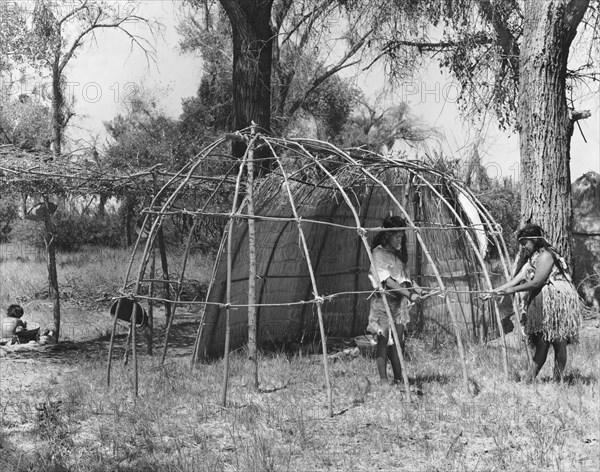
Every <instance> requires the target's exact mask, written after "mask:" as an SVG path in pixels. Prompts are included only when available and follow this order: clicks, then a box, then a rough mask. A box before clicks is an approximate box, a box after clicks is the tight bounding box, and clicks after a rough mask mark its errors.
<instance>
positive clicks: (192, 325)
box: [5, 320, 198, 363]
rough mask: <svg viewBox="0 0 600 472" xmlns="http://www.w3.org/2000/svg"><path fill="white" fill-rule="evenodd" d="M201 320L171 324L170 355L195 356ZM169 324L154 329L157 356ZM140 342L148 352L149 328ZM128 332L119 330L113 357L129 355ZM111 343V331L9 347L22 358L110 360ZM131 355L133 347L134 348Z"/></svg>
mask: <svg viewBox="0 0 600 472" xmlns="http://www.w3.org/2000/svg"><path fill="white" fill-rule="evenodd" d="M197 329H198V322H197V321H189V320H185V321H181V322H177V321H175V322H174V323H173V325H172V326H171V331H170V333H169V340H168V346H167V357H185V356H191V354H192V349H193V346H194V343H195V341H196V332H197ZM165 334H166V328H165V327H160V328H155V329H154V335H153V356H155V357H157V356H161V355H162V352H163V348H164V341H165ZM136 338H137V340H136V346H137V353H138V355H147V354H148V344H147V339H148V338H147V331H146V329H138V330H137V332H136ZM126 342H127V335H126V334H125V333H119V334H116V335H115V340H114V345H113V354H112V355H113V359H118V358H122V357H123V356H124V355H125V348H126ZM109 346H110V335H104V336H99V337H97V338H93V339H86V340H82V341H72V340H64V341H61V342H59V343H58V344H46V345H34V344H31V345H29V344H24V345H17V346H13V347H12V348H11V349H7V350H6V352H7V354H6V357H5V358H6V359H19V360H38V361H41V360H47V361H51V362H52V361H54V362H65V363H72V362H74V361H77V360H80V359H81V358H82V357H84V358H87V359H98V360H106V359H107V358H108V350H109ZM130 355H131V348H130Z"/></svg>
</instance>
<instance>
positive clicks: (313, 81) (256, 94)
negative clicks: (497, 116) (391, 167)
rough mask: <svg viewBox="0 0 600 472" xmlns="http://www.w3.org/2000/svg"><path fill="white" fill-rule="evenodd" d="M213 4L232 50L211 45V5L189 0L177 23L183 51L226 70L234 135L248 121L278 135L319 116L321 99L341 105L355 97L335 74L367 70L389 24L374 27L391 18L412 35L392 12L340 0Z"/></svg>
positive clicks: (383, 4)
mask: <svg viewBox="0 0 600 472" xmlns="http://www.w3.org/2000/svg"><path fill="white" fill-rule="evenodd" d="M219 3H220V5H221V6H222V8H223V11H224V12H225V15H226V19H227V20H228V23H229V25H228V26H229V28H230V30H231V35H232V42H231V48H226V49H223V46H226V45H227V42H224V41H212V39H213V38H214V36H211V33H210V32H211V31H215V30H216V29H217V28H218V27H217V26H216V25H217V24H218V23H219V21H220V20H223V15H221V14H220V13H219V9H218V8H216V5H215V2H210V1H208V0H188V1H187V4H188V5H191V6H192V13H193V14H192V15H190V16H188V17H187V18H186V20H185V21H184V22H183V23H182V25H181V32H182V34H183V36H184V40H183V45H184V47H186V48H188V50H189V49H199V50H200V51H201V53H202V55H203V57H206V56H208V57H210V58H211V59H214V58H215V57H216V54H219V51H220V57H219V61H223V62H222V64H230V66H229V70H231V65H232V67H233V69H232V70H233V73H232V85H231V91H232V98H233V99H232V115H233V116H232V120H233V123H232V126H233V128H234V129H241V128H244V127H248V126H250V124H251V123H252V121H254V122H255V123H257V124H258V125H260V126H261V127H263V128H265V129H267V130H268V131H271V132H274V133H277V134H285V133H286V132H287V131H288V130H289V128H290V127H297V125H298V123H295V122H294V117H295V115H296V114H297V113H298V112H300V113H308V114H312V113H316V114H319V113H321V112H322V107H321V105H324V102H323V100H322V98H324V97H326V95H327V94H328V93H329V92H332V91H333V90H335V89H336V88H337V89H338V90H340V91H341V92H343V93H341V94H340V98H344V99H345V98H348V96H349V95H351V94H354V95H355V96H356V91H355V88H354V87H353V86H352V84H351V83H350V82H349V81H346V83H343V82H344V81H342V80H340V77H339V73H340V72H342V71H344V70H348V71H349V70H354V71H355V70H357V68H358V67H359V65H360V64H362V65H363V66H369V64H371V62H372V59H373V57H371V55H370V52H369V51H370V48H369V46H370V45H371V44H375V43H378V42H380V41H382V40H383V38H385V37H386V36H387V33H386V31H385V28H383V27H382V25H384V24H389V21H388V22H387V23H383V22H382V21H380V20H381V19H382V18H387V19H388V20H389V16H390V14H395V16H394V18H396V20H397V22H396V26H399V25H400V24H403V25H404V24H406V25H413V26H406V27H407V28H409V27H410V28H413V29H414V30H415V31H416V30H417V29H418V26H416V25H414V23H413V22H411V21H408V20H407V21H405V22H404V23H403V22H401V21H400V20H399V19H398V17H399V15H396V13H397V11H398V10H397V9H393V8H390V5H389V2H387V1H383V0H379V1H376V2H370V3H368V4H364V5H362V4H361V3H360V2H343V1H339V0H319V1H314V0H313V1H309V0H271V1H261V0H244V1H239V2H238V1H236V2H232V1H229V0H222V1H220V2H219ZM219 48H220V49H219ZM411 54H414V52H411ZM352 68H354V69H352ZM220 70H221V71H222V70H223V68H221V69H220ZM402 70H405V71H408V70H409V69H408V68H403V69H402ZM334 80H337V83H333V84H328V85H327V86H328V87H329V92H328V91H327V90H326V89H325V84H327V82H330V81H334ZM340 87H341V88H340ZM319 94H320V96H321V98H319ZM340 105H341V104H340ZM315 106H316V107H315ZM331 110H332V111H333V108H331ZM341 125H343V123H341ZM234 150H235V151H234V152H235V153H237V154H236V155H238V156H239V155H240V154H239V153H242V152H243V151H244V147H243V144H236V145H234Z"/></svg>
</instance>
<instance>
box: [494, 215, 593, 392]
mask: <svg viewBox="0 0 600 472" xmlns="http://www.w3.org/2000/svg"><path fill="white" fill-rule="evenodd" d="M517 239H518V240H519V244H520V245H521V246H522V248H523V253H524V254H523V256H522V257H521V260H520V262H519V264H518V265H517V270H516V271H515V273H516V274H517V275H516V276H515V277H514V278H513V279H512V280H510V281H509V282H507V283H506V284H504V285H502V286H501V287H498V288H497V289H495V290H494V294H495V295H497V296H503V295H508V294H511V293H515V292H527V295H526V297H525V300H524V305H525V306H524V311H525V315H524V318H525V319H524V320H523V324H524V331H525V334H526V335H527V336H528V341H529V344H530V345H531V346H532V348H533V349H534V355H533V365H532V367H531V369H530V370H529V371H528V372H527V373H526V375H525V378H524V380H525V381H526V382H531V381H533V379H535V377H536V376H537V374H538V373H539V371H540V370H541V369H542V367H543V366H544V363H545V362H546V357H547V356H548V351H549V349H550V346H552V347H553V349H554V380H556V381H562V379H563V376H564V372H565V365H566V363H567V345H568V344H569V343H571V342H574V341H576V340H577V336H578V334H579V325H580V320H581V308H582V305H581V302H580V300H579V296H578V295H577V290H576V289H575V287H574V286H573V283H572V282H571V277H570V276H569V271H568V268H567V265H566V263H565V261H564V259H563V258H562V257H561V256H560V255H559V254H558V252H557V251H556V249H554V248H553V247H552V246H551V245H550V243H548V241H547V240H546V239H545V238H544V237H543V234H542V229H541V228H540V227H539V226H538V225H533V224H529V225H526V226H524V227H523V228H521V229H520V230H519V232H518V234H517Z"/></svg>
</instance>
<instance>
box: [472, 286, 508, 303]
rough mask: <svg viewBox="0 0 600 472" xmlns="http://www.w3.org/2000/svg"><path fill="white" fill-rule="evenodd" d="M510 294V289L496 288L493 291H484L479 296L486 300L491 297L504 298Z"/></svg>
mask: <svg viewBox="0 0 600 472" xmlns="http://www.w3.org/2000/svg"><path fill="white" fill-rule="evenodd" d="M507 294H508V289H499V288H497V289H494V290H492V291H491V292H488V293H484V294H482V295H480V297H479V298H481V299H482V300H483V301H484V302H485V301H487V300H489V299H490V298H502V297H503V296H505V295H507Z"/></svg>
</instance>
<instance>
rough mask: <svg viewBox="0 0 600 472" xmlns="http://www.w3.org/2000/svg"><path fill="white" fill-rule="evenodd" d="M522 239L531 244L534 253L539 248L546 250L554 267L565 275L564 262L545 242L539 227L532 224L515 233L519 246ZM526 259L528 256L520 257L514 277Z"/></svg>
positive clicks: (565, 267) (566, 269)
mask: <svg viewBox="0 0 600 472" xmlns="http://www.w3.org/2000/svg"><path fill="white" fill-rule="evenodd" d="M523 238H526V239H529V240H530V241H531V242H533V245H534V246H535V250H536V251H537V250H538V249H541V248H546V249H547V250H548V252H549V253H550V255H551V256H552V259H554V264H555V265H556V267H558V268H559V270H560V271H561V272H562V273H563V274H565V275H567V272H568V268H567V266H566V264H565V262H564V261H563V260H562V259H561V257H560V255H559V253H558V251H557V250H556V249H555V248H554V247H553V246H552V245H551V244H550V243H549V242H548V241H547V240H546V238H545V237H544V231H543V230H542V227H541V226H539V225H535V224H532V223H529V224H526V225H525V226H523V227H522V228H521V229H520V230H519V231H518V232H517V241H519V244H520V243H521V239H523ZM528 259H529V256H525V255H523V254H522V255H521V257H520V258H519V260H518V262H517V267H516V269H515V273H514V275H517V274H518V273H519V272H520V271H521V269H522V268H523V266H524V265H525V263H526V262H527V260H528Z"/></svg>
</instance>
